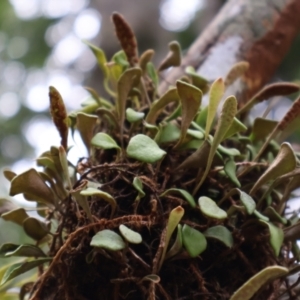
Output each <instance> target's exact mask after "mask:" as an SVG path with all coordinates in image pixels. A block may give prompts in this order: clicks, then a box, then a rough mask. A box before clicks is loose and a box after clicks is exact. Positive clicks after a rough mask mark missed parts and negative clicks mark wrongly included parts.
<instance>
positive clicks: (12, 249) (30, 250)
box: [0, 243, 46, 257]
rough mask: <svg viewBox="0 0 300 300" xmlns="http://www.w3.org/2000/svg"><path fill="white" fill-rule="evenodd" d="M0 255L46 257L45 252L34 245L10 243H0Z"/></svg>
mask: <svg viewBox="0 0 300 300" xmlns="http://www.w3.org/2000/svg"><path fill="white" fill-rule="evenodd" d="M0 256H2V257H11V256H23V257H46V254H45V253H44V252H43V251H42V249H41V248H39V247H37V246H35V245H30V244H23V245H16V244H12V243H6V244H2V245H1V247H0Z"/></svg>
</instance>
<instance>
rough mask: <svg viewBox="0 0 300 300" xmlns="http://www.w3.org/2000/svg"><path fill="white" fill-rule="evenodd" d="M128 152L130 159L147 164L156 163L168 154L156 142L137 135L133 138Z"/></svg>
mask: <svg viewBox="0 0 300 300" xmlns="http://www.w3.org/2000/svg"><path fill="white" fill-rule="evenodd" d="M126 152H127V155H128V156H129V157H131V158H135V159H137V160H139V161H142V162H146V163H155V162H156V161H158V160H160V159H161V158H163V156H164V155H165V154H166V152H165V151H164V150H162V149H160V148H159V147H158V145H157V144H156V142H155V141H154V140H152V139H151V138H149V137H148V136H147V135H144V134H137V135H136V136H134V137H133V138H131V139H130V141H129V144H128V146H127V149H126Z"/></svg>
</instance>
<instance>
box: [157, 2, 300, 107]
mask: <svg viewBox="0 0 300 300" xmlns="http://www.w3.org/2000/svg"><path fill="white" fill-rule="evenodd" d="M299 31H300V1H299V0H230V1H228V2H227V3H226V4H225V5H224V6H223V8H222V9H221V10H220V12H219V13H218V15H217V16H216V17H215V19H214V20H213V21H212V22H211V23H210V25H209V26H207V28H206V29H205V30H204V31H203V33H202V34H201V35H200V36H199V38H198V39H197V40H196V41H195V42H194V44H193V45H192V46H191V47H190V49H189V50H188V52H187V54H186V55H185V57H184V58H183V61H182V66H181V67H178V68H173V69H172V70H171V71H169V72H168V73H167V74H166V77H165V78H166V81H165V82H162V84H161V85H160V87H159V92H160V93H163V92H164V91H165V90H166V89H167V87H168V85H169V84H170V83H174V82H175V81H176V80H177V79H179V78H180V77H181V76H182V75H183V74H184V69H185V67H186V66H193V67H194V68H195V69H196V71H197V73H198V74H199V75H201V76H203V77H205V78H207V79H208V80H215V79H216V78H218V77H223V78H224V77H225V75H226V74H227V72H228V71H229V70H230V68H231V67H232V66H233V65H234V64H235V63H237V62H239V61H248V62H249V64H250V67H249V69H248V71H247V72H246V73H245V75H244V76H243V77H242V78H241V79H240V80H238V81H237V82H236V83H235V84H234V85H232V86H231V87H230V94H234V95H236V96H237V98H238V101H239V106H241V105H243V104H244V103H246V101H247V100H249V98H250V97H251V96H253V95H254V94H255V93H256V92H257V91H258V90H259V89H261V88H262V86H263V85H265V84H266V83H267V82H268V81H269V80H270V78H271V77H272V75H273V74H274V73H275V71H276V70H277V68H278V67H279V65H280V63H281V61H282V60H283V58H284V57H285V55H286V54H287V52H288V50H289V49H290V47H291V44H292V41H293V40H294V38H295V37H296V36H297V34H298V33H299Z"/></svg>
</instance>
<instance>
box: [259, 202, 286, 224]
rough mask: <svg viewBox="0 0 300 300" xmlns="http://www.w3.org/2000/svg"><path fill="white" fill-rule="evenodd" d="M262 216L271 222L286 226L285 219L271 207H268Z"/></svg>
mask: <svg viewBox="0 0 300 300" xmlns="http://www.w3.org/2000/svg"><path fill="white" fill-rule="evenodd" d="M263 214H264V215H266V216H267V217H268V218H269V219H270V220H271V221H273V222H280V223H282V224H283V225H287V219H286V218H283V217H282V216H281V215H280V214H279V213H278V212H277V211H276V210H275V209H274V207H272V206H268V207H267V208H266V209H265V210H264V211H263Z"/></svg>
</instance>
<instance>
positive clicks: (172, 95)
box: [146, 87, 179, 124]
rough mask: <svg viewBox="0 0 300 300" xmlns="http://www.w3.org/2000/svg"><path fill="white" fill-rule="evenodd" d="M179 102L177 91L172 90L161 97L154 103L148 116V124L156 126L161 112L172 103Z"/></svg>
mask: <svg viewBox="0 0 300 300" xmlns="http://www.w3.org/2000/svg"><path fill="white" fill-rule="evenodd" d="M172 102H175V103H178V102H179V96H178V93H177V89H176V88H175V87H174V88H170V89H169V90H168V91H167V92H166V93H165V94H163V95H162V96H161V98H159V99H158V100H157V101H155V102H153V104H152V106H151V107H150V110H149V112H148V114H147V116H146V122H147V123H150V124H155V122H156V119H157V117H158V115H159V114H160V113H161V111H162V110H163V109H164V108H165V107H166V106H167V105H168V104H170V103H172Z"/></svg>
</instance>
